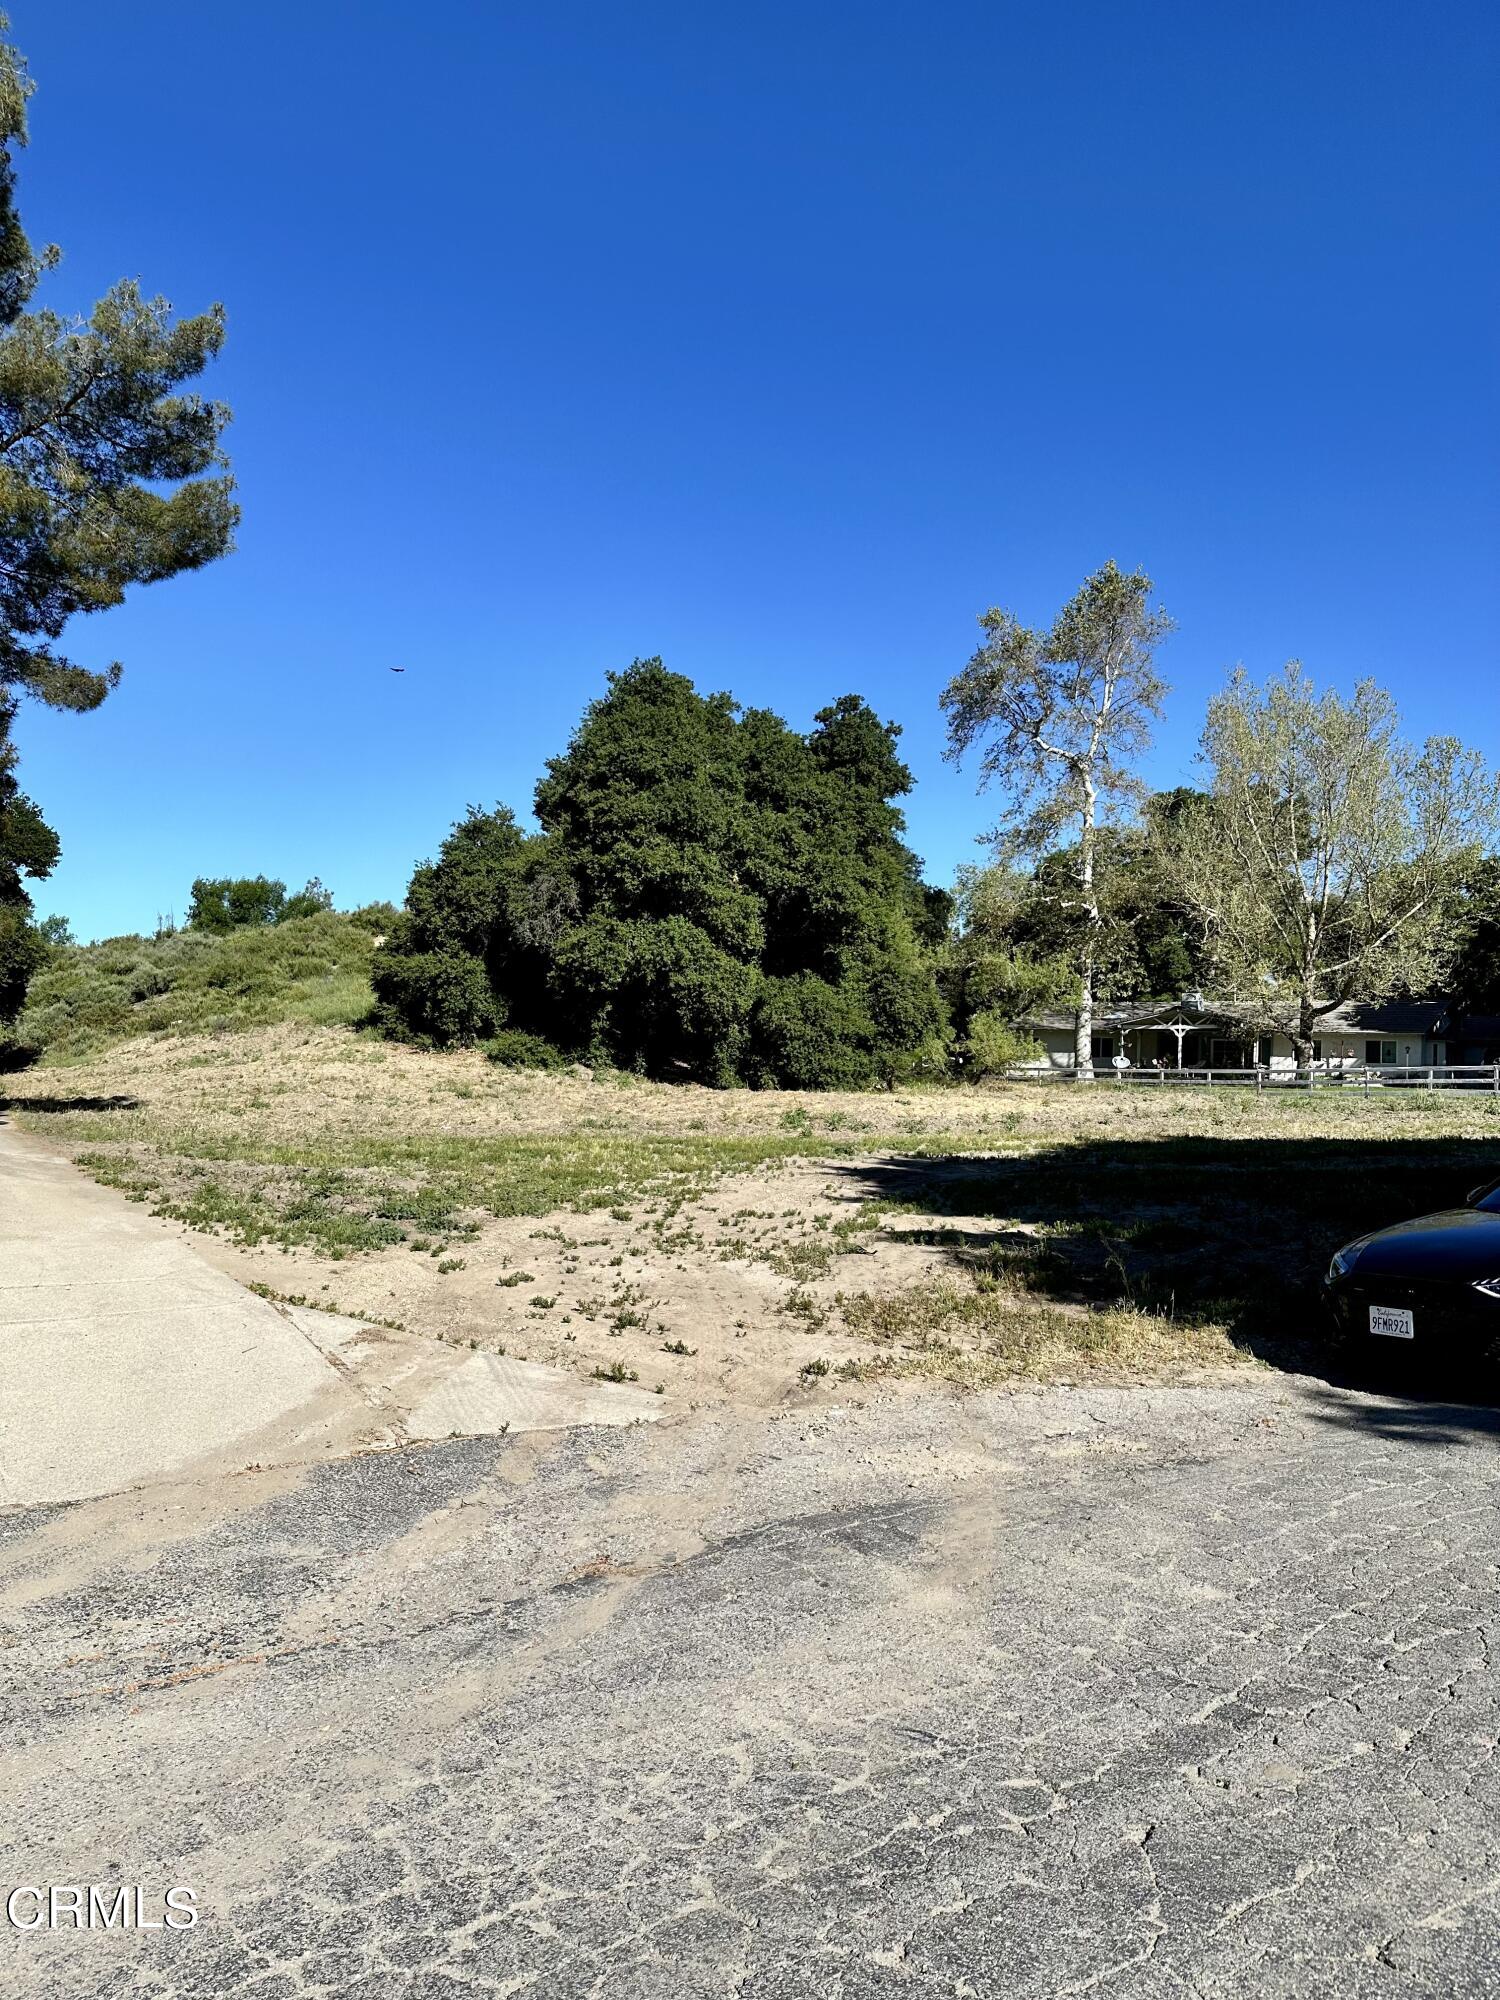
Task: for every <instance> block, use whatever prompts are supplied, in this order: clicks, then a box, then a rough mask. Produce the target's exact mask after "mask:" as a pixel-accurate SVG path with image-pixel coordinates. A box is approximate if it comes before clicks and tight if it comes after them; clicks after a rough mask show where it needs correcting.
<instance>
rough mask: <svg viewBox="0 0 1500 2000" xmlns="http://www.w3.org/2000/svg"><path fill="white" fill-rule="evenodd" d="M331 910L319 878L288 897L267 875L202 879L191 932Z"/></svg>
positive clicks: (238, 927)
mask: <svg viewBox="0 0 1500 2000" xmlns="http://www.w3.org/2000/svg"><path fill="white" fill-rule="evenodd" d="M386 907H387V908H388V907H389V905H387V906H386ZM332 908H333V897H332V895H331V894H330V892H329V891H328V890H327V889H325V888H324V887H323V884H322V883H321V882H320V881H319V880H318V878H317V876H316V875H314V877H313V878H312V880H311V881H310V882H309V883H308V884H307V886H306V888H304V889H299V890H298V891H297V893H296V895H295V896H289V895H288V894H287V892H286V884H285V882H273V881H271V880H270V879H269V877H267V876H265V875H241V876H231V875H223V876H218V877H208V876H203V875H200V876H199V877H198V879H197V881H196V882H194V884H193V890H192V900H191V902H190V903H189V904H188V913H187V922H188V928H189V930H195V931H219V932H223V931H235V930H241V929H243V928H245V927H247V926H254V925H256V924H284V923H289V922H290V921H291V920H292V919H293V918H294V917H315V916H317V915H318V914H319V913H320V912H321V911H323V910H331V909H332Z"/></svg>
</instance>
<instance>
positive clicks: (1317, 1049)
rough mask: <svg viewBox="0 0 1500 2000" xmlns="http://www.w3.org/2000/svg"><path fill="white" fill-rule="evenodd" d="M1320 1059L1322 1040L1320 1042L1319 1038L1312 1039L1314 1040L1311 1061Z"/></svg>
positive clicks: (1321, 1057) (1319, 1060)
mask: <svg viewBox="0 0 1500 2000" xmlns="http://www.w3.org/2000/svg"><path fill="white" fill-rule="evenodd" d="M1322 1060H1323V1044H1322V1042H1321V1041H1319V1040H1317V1039H1314V1041H1313V1061H1314V1062H1321V1061H1322Z"/></svg>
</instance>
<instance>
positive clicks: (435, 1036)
mask: <svg viewBox="0 0 1500 2000" xmlns="http://www.w3.org/2000/svg"><path fill="white" fill-rule="evenodd" d="M404 942H405V920H403V922H402V923H401V924H399V925H398V926H397V931H396V936H395V938H394V939H393V940H392V941H391V942H390V943H389V944H385V945H382V946H381V947H380V949H379V950H378V951H377V952H376V953H375V958H374V963H373V967H372V971H371V984H372V986H373V987H374V990H375V997H376V999H377V1001H378V1002H379V1003H380V1019H381V1021H382V1023H383V1024H384V1025H385V1026H386V1027H387V1028H388V1029H391V1030H394V1031H395V1032H396V1033H398V1034H400V1035H403V1036H405V1037H406V1038H408V1039H409V1040H412V1041H417V1042H425V1043H428V1044H431V1045H433V1046H435V1047H438V1048H447V1047H448V1046H449V1045H450V1044H451V1043H453V1042H480V1041H483V1040H484V1039H485V1037H486V1036H488V1035H493V1034H494V1033H495V1031H496V1029H497V1028H499V1026H500V1024H501V1022H502V1020H503V1019H504V1009H503V1007H502V1004H501V1002H500V1001H499V1000H498V999H497V998H496V996H495V991H494V988H493V987H492V986H491V985H490V982H489V978H488V976H487V974H486V972H485V969H484V965H483V962H482V961H481V960H480V959H477V958H475V957H474V956H473V955H472V954H471V953H469V952H465V951H457V950H449V951H415V952H414V951H405V950H403V949H402V948H401V947H402V944H403V943H404Z"/></svg>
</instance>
